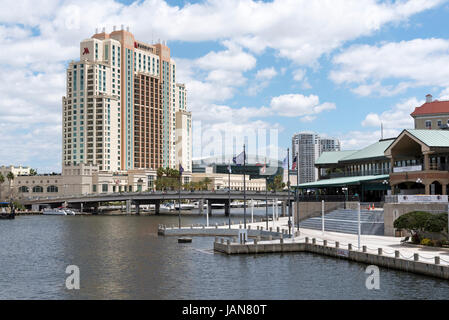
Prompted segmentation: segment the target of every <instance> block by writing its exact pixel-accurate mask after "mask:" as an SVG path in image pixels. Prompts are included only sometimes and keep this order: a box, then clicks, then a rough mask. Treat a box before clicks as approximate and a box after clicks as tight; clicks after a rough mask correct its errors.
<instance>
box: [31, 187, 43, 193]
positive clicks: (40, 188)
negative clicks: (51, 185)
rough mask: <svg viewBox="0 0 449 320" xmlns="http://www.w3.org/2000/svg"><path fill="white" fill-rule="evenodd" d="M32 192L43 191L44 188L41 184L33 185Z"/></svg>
mask: <svg viewBox="0 0 449 320" xmlns="http://www.w3.org/2000/svg"><path fill="white" fill-rule="evenodd" d="M33 192H44V188H42V187H41V186H35V187H33Z"/></svg>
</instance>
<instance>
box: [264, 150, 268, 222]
mask: <svg viewBox="0 0 449 320" xmlns="http://www.w3.org/2000/svg"><path fill="white" fill-rule="evenodd" d="M266 171H267V158H265V172H264V174H265V219H266V220H267V231H268V175H267V173H266Z"/></svg>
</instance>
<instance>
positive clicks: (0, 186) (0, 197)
mask: <svg viewBox="0 0 449 320" xmlns="http://www.w3.org/2000/svg"><path fill="white" fill-rule="evenodd" d="M3 182H5V176H4V175H3V174H2V173H1V172H0V200H1V199H2V185H3Z"/></svg>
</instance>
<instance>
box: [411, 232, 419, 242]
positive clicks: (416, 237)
mask: <svg viewBox="0 0 449 320" xmlns="http://www.w3.org/2000/svg"><path fill="white" fill-rule="evenodd" d="M412 243H413V244H419V243H421V237H420V236H419V234H417V233H415V234H414V235H412Z"/></svg>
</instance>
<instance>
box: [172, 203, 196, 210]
mask: <svg viewBox="0 0 449 320" xmlns="http://www.w3.org/2000/svg"><path fill="white" fill-rule="evenodd" d="M178 207H179V205H178V204H175V208H176V210H178ZM194 208H195V206H194V205H193V203H181V210H192V209H194Z"/></svg>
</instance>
